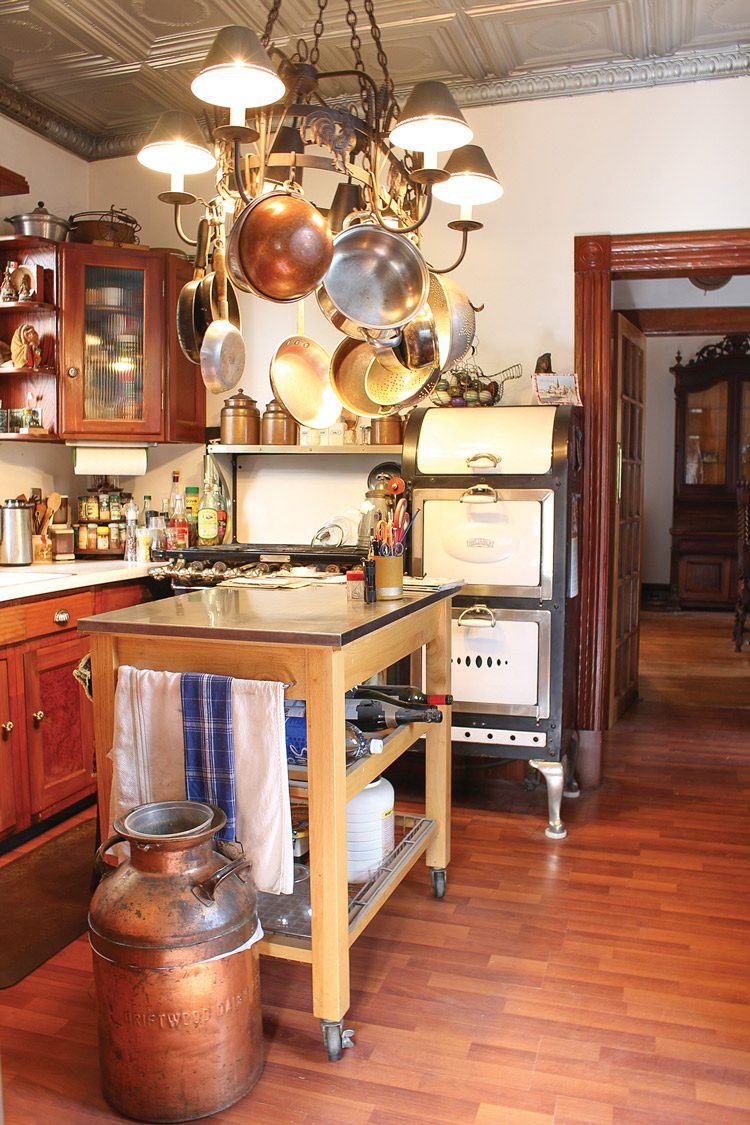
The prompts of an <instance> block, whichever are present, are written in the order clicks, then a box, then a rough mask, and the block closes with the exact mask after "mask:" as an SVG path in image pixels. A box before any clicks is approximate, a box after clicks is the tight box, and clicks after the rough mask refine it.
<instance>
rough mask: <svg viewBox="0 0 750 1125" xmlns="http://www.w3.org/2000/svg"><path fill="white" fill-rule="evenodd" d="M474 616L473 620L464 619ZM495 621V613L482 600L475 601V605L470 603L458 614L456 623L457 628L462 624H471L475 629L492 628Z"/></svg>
mask: <svg viewBox="0 0 750 1125" xmlns="http://www.w3.org/2000/svg"><path fill="white" fill-rule="evenodd" d="M471 616H473V617H475V618H476V620H474V621H464V618H465V617H471ZM496 624H497V621H496V620H495V615H494V613H493V612H492V610H491V609H490V607H489V606H488V605H485V604H484V602H477V604H476V605H470V606H469V608H468V609H465V610H464V611H463V613H460V614H459V615H458V621H457V625H458V626H459V628H460V627H461V626H462V625H463V626H465V627H466V626H469V625H473V626H474V628H475V629H494V628H495V625H496Z"/></svg>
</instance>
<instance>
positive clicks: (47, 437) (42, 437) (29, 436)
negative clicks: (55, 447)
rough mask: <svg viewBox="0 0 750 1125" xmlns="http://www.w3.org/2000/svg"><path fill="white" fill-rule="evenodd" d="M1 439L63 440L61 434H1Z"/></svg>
mask: <svg viewBox="0 0 750 1125" xmlns="http://www.w3.org/2000/svg"><path fill="white" fill-rule="evenodd" d="M0 441H62V438H61V437H60V436H59V434H0Z"/></svg>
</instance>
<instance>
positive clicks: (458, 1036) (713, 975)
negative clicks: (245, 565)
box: [0, 615, 750, 1125]
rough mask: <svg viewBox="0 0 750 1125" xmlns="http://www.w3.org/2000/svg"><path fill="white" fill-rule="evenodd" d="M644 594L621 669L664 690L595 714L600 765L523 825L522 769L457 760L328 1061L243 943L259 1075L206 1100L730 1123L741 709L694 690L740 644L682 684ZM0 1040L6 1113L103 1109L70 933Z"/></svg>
mask: <svg viewBox="0 0 750 1125" xmlns="http://www.w3.org/2000/svg"><path fill="white" fill-rule="evenodd" d="M654 616H660V617H661V616H663V615H649V619H648V620H647V621H646V623H645V627H644V637H643V653H644V673H645V674H644V681H647V682H648V685H649V686H648V692H649V695H651V693H652V692H653V693H658V692H663V693H664V698H667V699H668V700H669V702H667V703H664V702H659V701H658V699H657V700H654V699H652V698H649V699H647V700H644V701H643V702H640V703H638V704H637V705H636V706H635V707H634V708H632V709H631V711H630V712H629V713H628V714H627V715H626V716H625V717H624V719H623V720H622V721H621V722H620V723H619V724H618V726H617V727H616V728H615V729H614V730H613V731H612V732H611V733H610V735H609V736H608V738H607V745H606V760H605V771H604V772H605V780H604V783H603V785H602V787H601V788H600V789H599V790H598V791H597V792H594V793H587V794H584V795H583V796H582V797H581V798H580V799H579V800H578V801H567V802H565V805H564V817H565V820H566V822H567V824H568V828H569V836H568V838H567V839H566V840H564V841H559V842H553V841H549V840H547V839H546V838H545V837H544V835H543V831H542V829H543V826H544V815H543V810H544V804H545V801H544V793H543V792H542V791H541V790H537V791H536V792H533V793H530V794H527V793H526V792H525V791H524V790H523V789H522V787H520V786H519V785H518V784H517V783H516V782H508V781H498V780H496V779H494V778H493V779H492V780H488V781H487V783H486V784H485V783H484V782H483V781H482V775H481V771H480V772H478V773H477V774H476V781H475V782H474V791H473V794H472V796H471V804H472V806H473V807H469V799H468V798H467V799H466V800H464V798H463V797H462V798H461V800H462V802H463V803H462V804H461V805H459V807H457V808H456V810H455V815H454V857H453V861H452V863H451V866H450V869H449V878H448V892H447V896H446V898H445V899H444V900H442V901H437V900H435V899H433V898H432V897H431V894H430V891H429V885H428V880H427V878H426V877H425V873H424V870H423V869H419V870H416V871H414V872H413V873H412V874H411V875H410V876H409V878H408V880H407V881H406V883H405V884H404V885H403V886H402V887H401V888H400V889H399V891H398V892H397V893H396V894H395V895H394V896H393V897H392V898H391V900H390V902H389V904H388V905H387V907H386V909H385V910H384V911H383V913H381V915H379V916H378V918H377V919H376V920H375V921H374V922H373V924H372V925H371V927H370V928H369V929H368V930H367V931H366V933H365V935H364V936H363V937H362V938H361V939H360V940H359V941H358V942H357V943H356V945H355V946H354V948H353V951H352V983H353V987H352V1005H351V1010H350V1017H349V1023H350V1025H351V1026H352V1027H354V1028H355V1029H356V1048H355V1049H354V1050H351V1051H346V1052H345V1054H344V1058H343V1060H342V1061H341V1062H340V1063H337V1064H330V1063H328V1062H327V1061H326V1059H325V1056H324V1052H323V1049H322V1045H321V1042H320V1040H319V1031H318V1027H317V1023H316V1022H315V1021H314V1020H313V1019H312V1017H311V1016H310V1015H309V1014H308V1012H309V1007H310V987H309V977H308V974H307V971H306V970H305V968H304V967H302V966H295V965H289V964H286V963H282V962H278V961H274V962H268V961H264V962H263V963H262V999H263V1013H264V1025H265V1037H266V1042H265V1048H266V1064H265V1071H264V1075H263V1077H262V1079H261V1081H260V1083H259V1085H258V1086H257V1087H256V1089H255V1091H254V1092H253V1093H252V1094H251V1095H250V1096H249V1097H248V1098H247V1099H245V1100H244V1101H243V1102H240V1103H238V1104H237V1105H236V1106H235V1107H233V1108H232V1109H230V1110H227V1111H225V1112H223V1113H221V1114H218V1115H216V1116H215V1117H214V1118H213V1119H212V1120H215V1121H217V1122H221V1123H227V1125H229V1123H232V1125H244V1123H251V1122H252V1123H253V1125H266V1123H268V1125H333V1123H336V1122H342V1123H344V1122H345V1123H346V1125H365V1123H367V1125H372V1123H378V1125H381V1123H386V1122H387V1123H388V1125H407V1123H417V1122H420V1123H430V1125H436V1123H438V1125H439V1123H445V1125H463V1123H466V1125H469V1123H471V1125H501V1123H502V1125H552V1123H554V1125H579V1123H580V1125H583V1123H592V1125H593V1123H596V1125H610V1123H612V1125H635V1123H638V1125H690V1123H693V1122H704V1123H709V1125H734V1123H736V1125H740V1123H742V1125H747V1123H748V1122H750V973H749V972H748V969H749V968H750V926H749V924H748V923H749V921H750V919H749V914H750V907H749V906H748V889H747V882H748V869H749V866H750V815H749V811H748V797H749V796H750V745H749V744H750V719H749V717H748V714H747V712H746V711H745V712H744V713H743V712H741V711H737V710H734V709H732V708H731V707H721V706H717V705H718V704H721V703H724V702H726V700H727V699H728V698H729V697H730V696H729V691H728V685H729V682H730V681H735V680H737V681H739V680H741V679H742V677H743V676H744V682H745V688H747V685H748V683H750V660H748V659H747V658H746V654H745V653H742V654H739V655H737V654H734V653H733V652H732V651H731V643H730V640H729V639H728V638H727V640H726V646H725V650H722V653H721V654H720V659H718V660H717V661H716V663H715V665H713V666H712V667H708V668H706V669H705V674H706V675H707V676H708V677H709V678H710V679H711V681H712V683H713V684H714V688H713V689H712V694H710V697H709V701H708V702H707V701H706V700H704V699H703V693H702V691H701V695H700V698H697V695H698V684H699V683H702V676H703V673H700V674H699V673H696V674H695V675H693V673H692V672H690V673H688V674H683V673H682V672H680V670H679V668H678V667H676V665H678V664H679V665H680V666H682V667H683V668H684V666H685V659H686V657H687V655H688V654H689V653H690V652H694V651H702V646H703V641H704V639H705V631H706V629H708V624H707V618H705V615H704V619H703V621H702V622H693V621H691V620H690V618H691V617H693V616H694V615H680V616H679V617H676V618H673V619H672V620H671V622H670V623H669V625H668V628H669V637H670V638H671V641H672V644H671V652H672V654H673V656H672V657H671V658H669V657H668V655H665V652H664V647H663V644H662V642H661V641H659V642H658V643H657V641H656V640H655V638H656V637H657V635H658V634H659V631H660V630H661V628H662V626H661V625H660V624H659V623H658V622H657V623H656V624H655V625H654V631H653V634H652V632H651V629H652V621H651V618H652V617H654ZM652 641H653V644H652ZM657 658H658V659H657ZM702 659H703V657H702ZM657 664H659V665H660V666H661V672H658V673H657V668H656V666H657ZM666 664H669V665H670V667H669V668H667V667H665V665H666ZM738 668H741V669H742V672H741V673H737V669H738ZM680 681H681V682H683V683H684V685H685V688H684V691H683V693H682V695H680V693H679V692H678V690H677V684H678V682H680ZM660 685H661V686H660ZM735 686H736V685H735ZM724 688H726V689H727V690H726V691H725V690H724ZM733 690H734V687H733ZM709 704H711V705H709ZM463 791H466V792H467V793H468V789H467V783H466V782H465V781H464V782H463V786H462V792H463ZM0 1043H1V1044H2V1066H3V1087H4V1098H5V1122H6V1123H7V1125H40V1123H51V1125H57V1123H65V1125H85V1123H87V1122H105V1121H107V1122H112V1121H119V1120H121V1119H120V1118H119V1117H117V1115H115V1114H113V1113H112V1112H111V1111H109V1110H108V1109H107V1107H106V1105H105V1103H104V1102H103V1100H102V1097H101V1095H100V1093H99V1085H98V1071H97V1055H96V1028H95V1023H94V1012H93V1000H92V982H91V973H90V965H89V951H88V948H87V945H86V942H85V940H84V939H81V940H80V941H77V942H75V943H74V944H73V945H71V946H69V947H68V948H67V949H66V950H64V951H63V952H62V953H60V954H59V955H58V956H57V957H55V958H54V959H52V960H51V961H50V962H48V963H47V964H46V965H45V966H43V967H42V968H40V969H39V970H38V971H37V972H35V973H34V974H32V976H30V977H28V978H27V979H26V980H25V981H23V982H21V984H19V985H17V986H16V987H14V988H12V989H8V990H5V991H4V992H0Z"/></svg>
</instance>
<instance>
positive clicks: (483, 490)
mask: <svg viewBox="0 0 750 1125" xmlns="http://www.w3.org/2000/svg"><path fill="white" fill-rule="evenodd" d="M498 499H499V497H498V495H497V490H496V489H494V488H493V487H492V485H490V484H473V485H472V486H471V488H467V489H466V492H462V493H461V496H460V498H459V504H497V502H498Z"/></svg>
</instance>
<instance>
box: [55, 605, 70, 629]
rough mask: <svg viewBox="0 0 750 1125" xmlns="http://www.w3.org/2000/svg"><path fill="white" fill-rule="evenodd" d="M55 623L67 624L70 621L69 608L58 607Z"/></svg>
mask: <svg viewBox="0 0 750 1125" xmlns="http://www.w3.org/2000/svg"><path fill="white" fill-rule="evenodd" d="M52 620H53V621H54V623H55V625H67V624H68V622H69V621H70V613H69V612H68V610H67V609H56V610H55V616H54V617H53V618H52Z"/></svg>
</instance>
